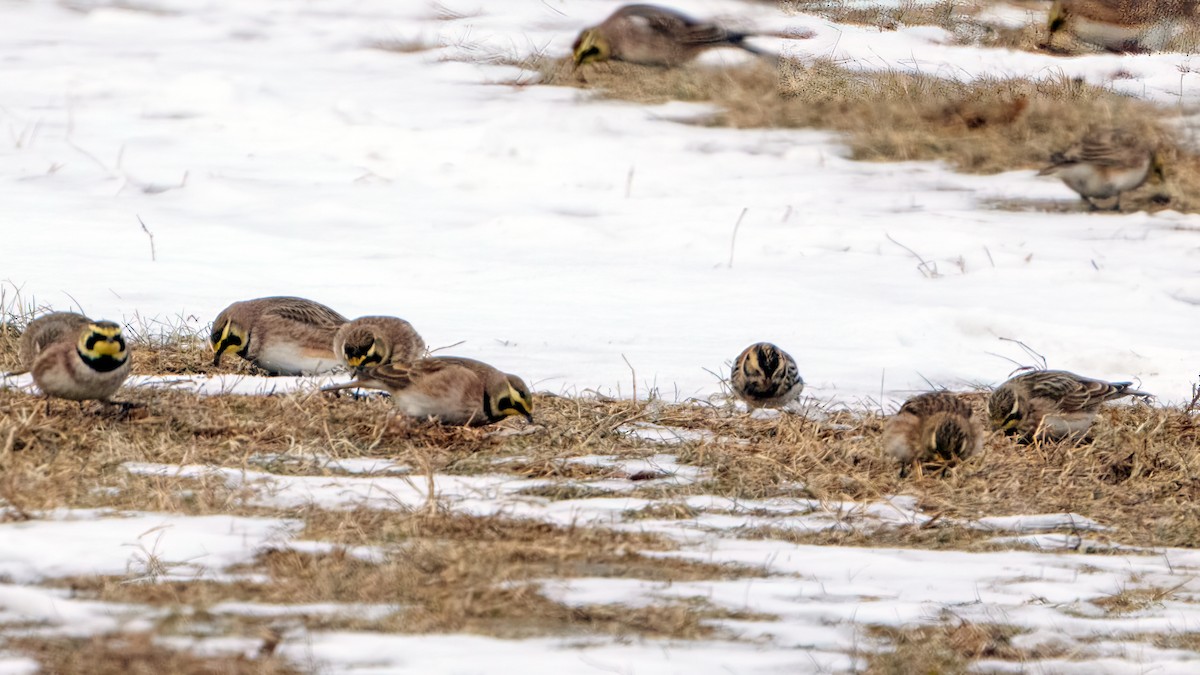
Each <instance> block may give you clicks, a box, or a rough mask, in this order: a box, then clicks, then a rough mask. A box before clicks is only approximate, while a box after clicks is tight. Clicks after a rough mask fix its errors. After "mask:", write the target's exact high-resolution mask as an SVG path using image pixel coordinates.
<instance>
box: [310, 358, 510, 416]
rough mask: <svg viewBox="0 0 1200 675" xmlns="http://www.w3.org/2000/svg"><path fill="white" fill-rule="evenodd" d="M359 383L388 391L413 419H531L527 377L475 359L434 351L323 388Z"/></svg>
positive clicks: (397, 405) (330, 389) (371, 369)
mask: <svg viewBox="0 0 1200 675" xmlns="http://www.w3.org/2000/svg"><path fill="white" fill-rule="evenodd" d="M357 387H363V388H366V389H382V390H384V391H386V392H388V393H389V394H391V397H392V403H393V405H395V406H396V408H397V409H398V410H399V411H400V412H401V413H403V414H404V415H406V416H408V417H412V418H415V419H421V420H426V419H431V420H434V421H436V422H440V423H441V424H449V425H457V426H472V427H477V426H483V425H485V424H491V423H493V422H499V421H500V420H502V419H504V418H505V417H509V416H511V415H521V416H522V417H524V418H525V419H526V420H528V421H529V422H530V423H532V422H533V395H532V394H530V393H529V387H527V386H526V385H525V382H523V381H522V380H521V378H519V377H517V376H516V375H509V374H508V373H502V372H500V371H499V370H497V369H496V368H493V367H492V366H489V365H488V364H486V363H483V362H481V361H476V360H474V359H464V358H458V357H453V356H434V357H431V358H427V359H421V360H419V361H416V362H414V363H411V364H401V363H385V364H382V365H379V366H375V367H373V368H366V369H363V370H361V371H359V373H358V376H357V377H356V378H355V379H354V380H353V381H351V382H348V383H346V384H339V385H333V386H330V387H324V388H323V389H322V391H338V390H341V389H353V388H357Z"/></svg>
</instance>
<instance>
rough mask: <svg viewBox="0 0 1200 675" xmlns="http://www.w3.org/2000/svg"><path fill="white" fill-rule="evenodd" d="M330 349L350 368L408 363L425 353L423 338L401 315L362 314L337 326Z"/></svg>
mask: <svg viewBox="0 0 1200 675" xmlns="http://www.w3.org/2000/svg"><path fill="white" fill-rule="evenodd" d="M333 353H334V354H335V355H337V357H338V358H339V359H340V360H341V361H342V363H344V364H345V365H347V366H349V367H350V368H369V367H371V366H378V365H380V364H383V363H412V362H413V361H416V360H417V359H419V358H422V357H423V356H425V341H424V340H422V339H421V336H420V335H417V331H415V330H413V327H412V324H410V323H409V322H407V321H405V320H404V319H397V318H396V317H394V316H363V317H359V318H357V319H355V320H353V321H351V322H350V323H347V324H345V325H343V326H342V327H341V328H339V329H338V331H337V333H335V334H334V336H333Z"/></svg>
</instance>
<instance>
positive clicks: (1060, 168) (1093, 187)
mask: <svg viewBox="0 0 1200 675" xmlns="http://www.w3.org/2000/svg"><path fill="white" fill-rule="evenodd" d="M1050 161H1051V164H1050V166H1048V167H1046V168H1044V169H1042V170H1041V171H1039V172H1038V175H1039V176H1057V177H1059V178H1060V179H1062V182H1064V183H1066V184H1067V187H1069V188H1071V189H1072V190H1074V191H1076V192H1078V193H1079V196H1080V197H1083V200H1084V201H1086V202H1087V203H1088V204H1089V205H1090V206H1091V207H1092V208H1093V209H1098V208H1100V205H1099V204H1097V203H1096V201H1095V200H1098V199H1099V200H1107V199H1113V205H1112V207H1111V208H1112V209H1113V210H1117V209H1119V208H1120V206H1121V193H1122V192H1127V191H1129V190H1133V189H1136V188H1138V187H1141V185H1142V184H1143V183H1145V182H1146V179H1147V178H1149V177H1150V175H1151V174H1154V176H1155V177H1156V178H1157V179H1158V180H1160V181H1161V180H1163V165H1162V161H1161V160H1160V159H1159V157H1158V153H1157V152H1155V150H1154V148H1152V147H1151V146H1150V144H1149V143H1147V142H1146V141H1145V140H1143V139H1142V138H1140V137H1139V136H1138V135H1137V134H1134V133H1132V132H1130V131H1127V130H1122V129H1112V128H1096V129H1093V130H1091V131H1089V132H1088V133H1087V134H1085V135H1084V137H1083V139H1082V140H1081V141H1080V142H1079V143H1076V144H1075V145H1073V146H1071V147H1070V148H1068V149H1067V150H1065V151H1063V152H1059V153H1055V154H1054V155H1053V156H1052V157H1051V158H1050ZM1114 198H1115V199H1114Z"/></svg>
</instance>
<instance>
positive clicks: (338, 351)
mask: <svg viewBox="0 0 1200 675" xmlns="http://www.w3.org/2000/svg"><path fill="white" fill-rule="evenodd" d="M209 344H210V346H211V347H212V351H213V365H214V366H216V365H220V362H221V357H222V356H223V355H224V354H226V353H233V354H236V355H237V356H240V357H241V358H243V359H245V360H247V361H249V362H250V363H252V364H254V365H255V366H257V367H258V368H261V369H263V370H265V371H266V372H267V373H269V374H271V375H313V374H320V373H328V372H331V371H334V370H337V369H339V368H345V369H350V370H351V371H352V372H353V373H354V377H353V379H351V380H350V381H349V382H346V383H344V384H337V385H332V386H328V387H324V388H323V391H339V390H342V389H352V388H367V389H380V390H383V391H386V392H388V394H390V396H391V400H392V402H393V405H394V406H395V409H396V411H397V412H399V413H401V414H403V415H405V416H406V417H409V418H414V419H417V420H425V421H433V422H437V423H441V424H449V425H462V426H482V425H486V424H491V423H493V422H498V421H500V420H503V419H504V418H506V417H510V416H521V417H524V418H525V419H526V420H528V421H529V422H530V423H533V395H532V394H531V393H530V391H529V387H528V386H526V384H525V382H524V381H522V380H521V378H519V377H517V376H516V375H510V374H508V373H504V372H501V371H500V370H497V369H496V368H493V367H492V366H490V365H488V364H486V363H482V362H480V361H475V360H473V359H466V358H458V357H451V356H431V355H430V354H429V352H428V351H427V349H426V345H425V341H424V340H422V339H421V336H420V335H419V334H418V333H417V332H416V331H415V330H414V329H413V327H412V325H411V324H409V322H407V321H405V320H403V319H399V318H396V317H392V316H364V317H361V318H358V319H354V320H353V321H351V320H348V319H346V318H345V317H344V316H342V315H341V314H339V313H337V312H336V311H334V310H332V309H330V308H329V307H326V306H325V305H322V304H320V303H317V302H313V301H312V300H306V299H304V298H295V297H269V298H257V299H254V300H244V301H241V302H235V303H233V304H232V305H230V306H229V307H227V308H225V309H224V310H223V311H222V312H221V313H220V314H219V315H217V318H216V319H215V320H214V321H213V324H212V332H211V333H210V335H209ZM19 356H20V362H21V366H22V368H23V369H24V371H28V372H29V373H31V374H32V377H33V381H34V384H36V385H37V387H38V388H39V389H40V390H41V392H42V393H43V394H44V395H45V396H46V397H47V406H48V405H49V398H61V399H67V400H72V401H87V400H99V401H102V402H111V397H112V396H113V394H115V393H116V392H117V390H118V389H119V388H120V386H121V385H122V383H124V382H125V379H126V378H127V377H128V376H129V371H130V363H131V361H130V348H129V345H128V344H127V343H126V341H125V338H124V336H123V334H122V330H121V327H120V326H119V325H118V324H116V323H113V322H111V321H93V320H91V319H89V318H87V317H86V316H84V315H82V314H76V313H73V312H54V313H51V314H46V315H44V316H41V317H39V318H37V319H34V320H33V321H31V322H30V323H29V325H28V327H26V329H25V331H24V333H23V334H22V335H21V341H20V355H19ZM19 372H23V371H19ZM729 382H730V386H731V388H732V390H733V393H734V394H735V395H736V396H737V397H738V398H740V399H741V400H743V401H744V402H745V403H746V404H747V405H748V406H749V408H750V409H756V408H784V407H786V406H788V405H789V404H791V403H792V402H793V401H795V400H796V399H797V398H799V396H800V394H801V393H802V392H803V391H804V379H803V378H802V377H801V376H800V373H799V369H798V368H797V366H796V360H795V359H794V358H792V356H791V355H789V354H788V353H787V352H785V351H783V350H782V349H780V348H779V347H777V346H775V345H773V344H771V343H768V342H759V343H756V344H753V345H750V346H749V347H747V348H746V349H745V350H744V351H742V353H741V354H739V355H738V357H737V359H735V361H734V363H733V367H732V369H731V372H730V378H729ZM1130 386H1131V383H1129V382H1115V383H1112V382H1103V381H1100V380H1093V379H1089V378H1086V377H1081V376H1079V375H1075V374H1073V373H1068V372H1065V371H1055V370H1040V371H1034V372H1030V373H1025V374H1022V375H1018V376H1016V377H1014V378H1012V379H1010V380H1008V381H1007V382H1005V383H1004V384H1002V385H1000V386H999V387H997V388H996V389H995V391H993V392H992V394H991V396H990V397H989V399H988V417H989V420H990V422H991V425H992V426H993V427H994V428H995V429H997V430H999V431H1002V432H1004V433H1008V434H1017V435H1020V436H1022V437H1024V438H1026V439H1028V440H1034V439H1045V440H1064V439H1079V438H1083V437H1084V436H1085V435H1086V434H1087V432H1088V430H1089V429H1090V428H1091V426H1092V422H1093V420H1094V419H1095V417H1096V413H1097V411H1098V410H1099V408H1100V405H1101V404H1103V403H1105V402H1107V401H1112V400H1114V399H1118V398H1122V397H1125V396H1141V397H1146V396H1148V394H1146V393H1144V392H1140V391H1136V390H1134V389H1131V388H1130ZM984 435H985V433H984V430H983V426H982V424H981V423H980V422H979V420H978V419H977V418H975V417H974V416H973V414H972V410H971V406H970V404H969V403H967V402H966V401H965V400H964V399H963V398H961V397H960V395H958V394H954V393H952V392H948V391H936V392H930V393H925V394H920V395H918V396H915V397H913V398H911V399H909V400H908V401H906V402H905V403H904V405H903V406H901V408H900V410H899V411H898V412H897V413H896V414H895V415H893V416H892V417H891V418H890V419H889V420H888V422H887V425H886V426H885V428H884V434H883V445H884V449H885V450H886V451H887V452H888V453H889V454H891V455H892V456H893V457H894V458H895V459H897V460H898V461H900V462H901V463H902V464H905V465H909V464H916V463H921V464H926V463H941V464H946V463H951V462H953V461H957V460H959V459H962V458H966V457H968V456H970V455H971V454H973V453H974V452H975V451H977V450H978V449H979V448H980V447H981V446H982V443H983V438H984Z"/></svg>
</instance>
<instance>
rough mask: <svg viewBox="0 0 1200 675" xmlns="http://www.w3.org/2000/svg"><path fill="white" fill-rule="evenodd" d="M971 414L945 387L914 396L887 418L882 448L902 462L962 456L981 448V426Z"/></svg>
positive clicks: (951, 458) (971, 453)
mask: <svg viewBox="0 0 1200 675" xmlns="http://www.w3.org/2000/svg"><path fill="white" fill-rule="evenodd" d="M971 414H972V413H971V406H970V405H968V404H967V402H966V401H964V400H962V398H961V397H959V396H958V395H956V394H953V393H951V392H948V391H934V392H929V393H927V394H920V395H919V396H914V397H912V398H910V399H908V400H907V401H905V402H904V405H902V406H900V410H898V411H897V412H896V414H895V415H893V416H891V417H890V418H888V421H887V423H886V424H885V425H884V427H883V448H884V450H885V451H886V452H887V453H888V454H889V455H891V456H892V457H894V458H895V459H896V460H897V461H899V462H900V463H902V464H914V463H921V464H925V463H930V462H936V463H941V464H946V463H950V462H952V461H957V460H961V459H965V458H967V457H970V456H971V455H973V454H975V453H977V452H979V451H980V449H982V448H983V429H982V428H981V425H980V423H979V420H978V419H975V418H972V416H971Z"/></svg>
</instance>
